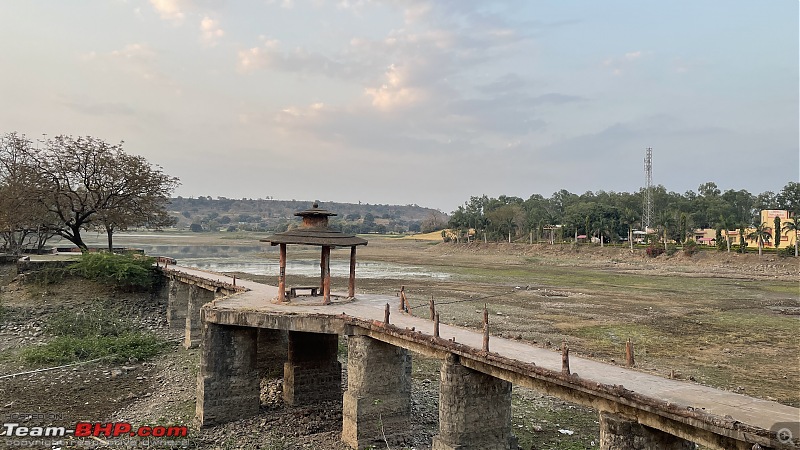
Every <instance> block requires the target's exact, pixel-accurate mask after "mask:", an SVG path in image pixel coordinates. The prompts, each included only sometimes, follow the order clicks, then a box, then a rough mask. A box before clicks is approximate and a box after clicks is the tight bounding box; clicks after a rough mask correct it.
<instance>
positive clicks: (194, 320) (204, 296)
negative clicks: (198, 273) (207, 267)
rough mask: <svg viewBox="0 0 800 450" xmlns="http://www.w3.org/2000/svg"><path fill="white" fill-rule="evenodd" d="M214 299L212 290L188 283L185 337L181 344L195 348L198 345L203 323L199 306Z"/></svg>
mask: <svg viewBox="0 0 800 450" xmlns="http://www.w3.org/2000/svg"><path fill="white" fill-rule="evenodd" d="M213 300H214V291H209V290H206V289H203V288H202V287H200V286H196V285H194V284H192V285H189V300H188V302H187V307H186V322H185V324H184V325H185V327H186V328H185V330H186V331H185V339H184V341H183V346H184V347H186V348H196V347H197V346H199V345H200V340H201V338H202V333H203V323H202V322H201V321H200V308H201V307H202V306H203V305H205V304H206V303H208V302H210V301H213Z"/></svg>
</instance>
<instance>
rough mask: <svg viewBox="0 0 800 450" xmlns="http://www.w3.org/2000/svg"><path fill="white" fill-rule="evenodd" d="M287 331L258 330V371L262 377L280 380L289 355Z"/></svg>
mask: <svg viewBox="0 0 800 450" xmlns="http://www.w3.org/2000/svg"><path fill="white" fill-rule="evenodd" d="M288 346H289V335H288V332H287V331H283V330H273V329H269V328H259V329H258V344H257V348H258V357H257V366H258V371H259V372H260V373H261V375H262V376H265V377H271V378H280V377H281V376H283V365H284V363H285V362H286V358H287V357H288V353H289V348H288Z"/></svg>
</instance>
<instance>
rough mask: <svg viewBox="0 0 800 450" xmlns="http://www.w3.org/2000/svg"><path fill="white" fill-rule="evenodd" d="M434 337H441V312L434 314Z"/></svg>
mask: <svg viewBox="0 0 800 450" xmlns="http://www.w3.org/2000/svg"><path fill="white" fill-rule="evenodd" d="M433 337H437V338H438V337H439V313H436V314H434V315H433Z"/></svg>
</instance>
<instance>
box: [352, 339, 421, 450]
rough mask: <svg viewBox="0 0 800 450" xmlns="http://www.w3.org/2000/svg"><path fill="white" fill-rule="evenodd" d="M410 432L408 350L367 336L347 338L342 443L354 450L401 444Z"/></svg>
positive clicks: (409, 358) (409, 361)
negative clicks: (354, 449)
mask: <svg viewBox="0 0 800 450" xmlns="http://www.w3.org/2000/svg"><path fill="white" fill-rule="evenodd" d="M410 431H411V355H410V354H409V352H408V350H406V349H403V348H400V347H395V346H393V345H390V344H387V343H385V342H381V341H377V340H375V339H372V338H370V337H367V336H350V337H348V340H347V391H345V393H344V400H343V405H342V441H343V442H344V443H346V444H348V445H350V446H351V447H353V448H356V449H363V448H367V447H371V446H375V447H378V446H381V445H380V444H383V445H386V444H385V442H388V443H389V445H401V444H403V443H404V442H405V441H406V439H407V437H408V435H409V433H410ZM384 439H385V442H384Z"/></svg>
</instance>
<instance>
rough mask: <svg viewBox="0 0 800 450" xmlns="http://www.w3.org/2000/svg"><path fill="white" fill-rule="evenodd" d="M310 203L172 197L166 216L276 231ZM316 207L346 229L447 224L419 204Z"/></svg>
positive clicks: (204, 227) (193, 225)
mask: <svg viewBox="0 0 800 450" xmlns="http://www.w3.org/2000/svg"><path fill="white" fill-rule="evenodd" d="M312 203H313V201H297V200H273V199H231V198H225V197H217V198H216V199H214V198H212V197H210V196H209V197H197V198H184V197H177V198H173V199H172V200H171V205H170V206H169V211H170V215H172V216H173V217H175V218H176V219H177V221H178V223H177V225H176V227H177V228H178V229H189V230H192V231H197V232H201V231H269V232H280V231H284V230H286V229H287V228H289V227H290V226H294V224H297V223H299V219H298V218H297V217H295V216H294V213H296V212H298V211H302V210H304V209H308V208H310V207H311V205H312ZM319 206H320V208H323V209H327V210H329V211H332V212H335V213H337V214H338V215H337V216H334V217H331V218H330V223H331V226H334V227H336V228H338V229H340V230H342V231H345V232H348V233H407V232H415V233H418V232H426V231H431V230H434V229H436V228H441V227H443V226H444V225H445V224H447V221H448V217H447V215H446V214H443V213H441V212H440V211H438V210H435V209H431V208H423V207H421V206H418V205H405V206H401V205H371V204H369V203H358V204H355V203H336V202H320V205H319Z"/></svg>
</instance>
